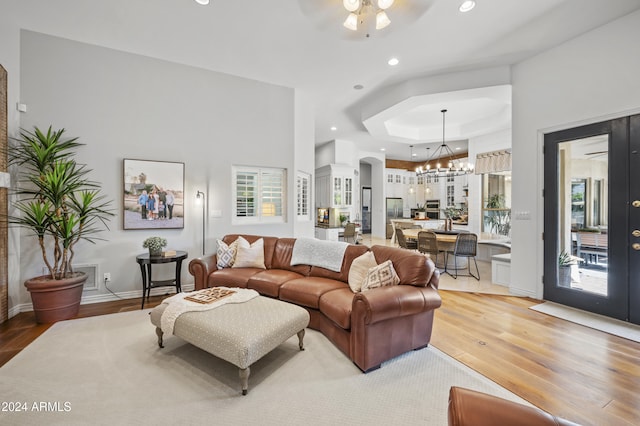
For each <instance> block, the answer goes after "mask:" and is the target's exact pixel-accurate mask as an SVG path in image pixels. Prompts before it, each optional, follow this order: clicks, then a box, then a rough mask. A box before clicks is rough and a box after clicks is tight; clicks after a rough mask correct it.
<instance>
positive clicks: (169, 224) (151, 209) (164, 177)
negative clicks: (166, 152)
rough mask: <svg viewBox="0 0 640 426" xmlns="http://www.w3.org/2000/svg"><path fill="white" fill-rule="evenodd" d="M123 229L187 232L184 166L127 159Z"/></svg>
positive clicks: (182, 164)
mask: <svg viewBox="0 0 640 426" xmlns="http://www.w3.org/2000/svg"><path fill="white" fill-rule="evenodd" d="M123 171H124V172H123V176H124V179H123V182H124V188H123V204H122V205H123V206H124V209H123V210H124V211H123V215H122V217H123V222H124V224H123V228H124V229H176V228H184V163H174V162H168V161H150V160H130V159H126V158H125V159H124V166H123Z"/></svg>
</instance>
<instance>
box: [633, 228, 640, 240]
mask: <svg viewBox="0 0 640 426" xmlns="http://www.w3.org/2000/svg"><path fill="white" fill-rule="evenodd" d="M631 235H633V236H634V237H636V238H638V237H640V231H639V230H637V229H634V230H633V232H632V233H631Z"/></svg>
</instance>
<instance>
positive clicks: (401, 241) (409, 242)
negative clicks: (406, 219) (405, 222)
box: [396, 228, 418, 250]
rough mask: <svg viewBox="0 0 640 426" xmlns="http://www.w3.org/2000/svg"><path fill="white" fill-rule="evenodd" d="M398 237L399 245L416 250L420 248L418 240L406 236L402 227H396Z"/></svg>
mask: <svg viewBox="0 0 640 426" xmlns="http://www.w3.org/2000/svg"><path fill="white" fill-rule="evenodd" d="M396 238H397V239H398V245H399V246H400V247H402V248H404V249H408V250H416V249H417V248H418V242H417V241H415V240H408V239H407V238H405V236H404V232H402V229H401V228H396Z"/></svg>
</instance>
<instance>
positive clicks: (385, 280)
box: [362, 260, 400, 291]
mask: <svg viewBox="0 0 640 426" xmlns="http://www.w3.org/2000/svg"><path fill="white" fill-rule="evenodd" d="M398 284H400V277H398V274H396V270H395V269H393V263H392V262H391V261H390V260H387V261H386V262H382V263H381V264H379V265H378V266H375V267H373V268H371V269H369V272H368V273H367V278H365V280H364V282H363V283H362V291H365V290H371V289H374V288H378V287H386V286H390V285H398Z"/></svg>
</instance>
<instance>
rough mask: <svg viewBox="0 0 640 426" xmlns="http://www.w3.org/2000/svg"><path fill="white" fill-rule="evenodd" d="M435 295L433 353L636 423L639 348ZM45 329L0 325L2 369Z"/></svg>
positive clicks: (482, 301) (575, 415) (540, 395)
mask: <svg viewBox="0 0 640 426" xmlns="http://www.w3.org/2000/svg"><path fill="white" fill-rule="evenodd" d="M440 294H441V295H442V299H443V304H442V307H441V308H440V309H438V310H437V311H436V320H435V326H434V330H433V336H432V340H431V343H432V344H433V345H434V346H435V347H437V348H438V349H440V350H442V351H443V352H445V353H447V354H449V355H450V356H452V357H453V358H455V359H457V360H459V361H460V362H463V363H464V364H466V365H468V366H469V367H471V368H473V369H474V370H476V371H478V372H479V373H481V374H483V375H484V376H486V377H488V378H490V379H491V380H493V381H495V382H496V383H498V384H500V385H502V386H503V387H505V388H507V389H509V390H511V391H512V392H514V393H515V394H517V395H519V396H521V397H522V398H524V399H526V400H528V401H529V402H531V403H532V404H534V405H536V406H538V407H540V408H542V409H544V410H546V411H548V412H550V413H553V414H555V415H557V416H560V417H564V418H567V419H569V420H572V421H574V422H577V423H581V424H584V425H637V424H640V400H639V398H638V395H640V366H639V363H638V360H640V343H636V342H632V341H629V340H625V339H622V338H619V337H616V336H612V335H609V334H606V333H602V332H599V331H596V330H593V329H590V328H587V327H583V326H580V325H577V324H573V323H570V322H567V321H564V320H561V319H557V318H554V317H551V316H548V315H545V314H542V313H539V312H536V311H533V310H531V309H528V308H529V307H530V306H532V305H535V304H537V303H539V301H537V300H533V299H527V298H520V297H514V296H505V295H489V294H478V293H470V292H458V291H448V290H441V291H440ZM164 297H165V296H157V297H152V298H151V301H150V303H148V304H145V307H153V306H155V305H157V304H158V303H160V301H161V300H162V298H164ZM139 307H140V300H139V299H128V300H122V301H116V302H107V303H99V304H91V305H82V306H81V309H80V314H79V317H87V316H94V315H104V314H109V313H115V312H122V311H128V310H135V309H139ZM48 328H49V326H48V325H37V324H35V321H34V318H33V314H32V313H22V314H19V315H17V316H15V317H14V318H11V319H10V320H9V321H7V322H5V323H4V324H2V325H0V348H1V349H0V365H4V364H5V363H6V362H7V361H9V360H10V359H11V358H12V357H13V356H15V355H16V354H17V353H19V352H20V351H21V350H22V349H24V348H25V347H26V346H27V345H28V344H29V343H30V342H32V341H33V340H35V339H36V338H37V337H38V336H39V335H40V334H42V333H44V332H45V331H46V330H47V329H48ZM383 368H384V367H383Z"/></svg>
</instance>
